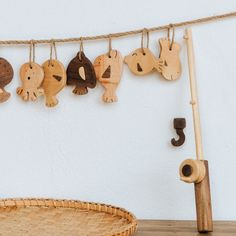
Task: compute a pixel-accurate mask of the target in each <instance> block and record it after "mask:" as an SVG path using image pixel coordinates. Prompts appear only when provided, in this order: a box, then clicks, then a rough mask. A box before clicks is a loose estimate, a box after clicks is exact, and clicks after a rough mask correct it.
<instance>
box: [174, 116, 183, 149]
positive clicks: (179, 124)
mask: <svg viewBox="0 0 236 236" xmlns="http://www.w3.org/2000/svg"><path fill="white" fill-rule="evenodd" d="M185 127H186V120H185V118H175V119H174V128H175V129H176V133H177V135H178V136H179V139H178V140H176V139H175V138H172V139H171V143H172V145H173V146H175V147H179V146H181V145H183V144H184V142H185V134H184V131H183V129H184V128H185Z"/></svg>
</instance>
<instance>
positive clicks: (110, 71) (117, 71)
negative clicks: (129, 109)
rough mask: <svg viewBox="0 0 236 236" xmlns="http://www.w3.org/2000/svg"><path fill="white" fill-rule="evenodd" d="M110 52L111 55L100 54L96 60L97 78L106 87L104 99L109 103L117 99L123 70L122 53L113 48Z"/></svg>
mask: <svg viewBox="0 0 236 236" xmlns="http://www.w3.org/2000/svg"><path fill="white" fill-rule="evenodd" d="M109 54H110V56H109V55H108V54H103V55H100V56H98V57H97V58H96V59H95V61H94V69H95V73H96V77H97V80H98V81H99V82H100V83H101V84H102V85H103V87H104V88H105V92H104V94H103V101H104V102H108V103H109V102H116V101H117V95H116V89H117V87H118V85H119V83H120V80H121V75H122V70H123V58H122V56H121V53H120V52H119V51H117V50H111V51H110V53H109Z"/></svg>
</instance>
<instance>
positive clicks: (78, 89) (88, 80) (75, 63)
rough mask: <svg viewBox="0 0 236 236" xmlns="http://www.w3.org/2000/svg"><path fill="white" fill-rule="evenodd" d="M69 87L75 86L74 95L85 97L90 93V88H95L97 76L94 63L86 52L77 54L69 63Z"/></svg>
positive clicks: (67, 71)
mask: <svg viewBox="0 0 236 236" xmlns="http://www.w3.org/2000/svg"><path fill="white" fill-rule="evenodd" d="M66 73H67V85H74V86H75V88H74V90H73V93H74V94H77V95H83V94H87V93H88V88H95V86H96V82H97V81H96V74H95V71H94V68H93V64H92V62H91V61H90V60H89V59H88V58H87V57H86V56H85V54H84V52H80V53H78V54H77V56H76V57H75V58H73V59H72V60H71V62H70V63H69V65H68V67H67V70H66Z"/></svg>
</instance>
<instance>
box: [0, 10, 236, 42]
mask: <svg viewBox="0 0 236 236" xmlns="http://www.w3.org/2000/svg"><path fill="white" fill-rule="evenodd" d="M230 17H236V11H235V12H229V13H226V14H222V15H215V16H208V17H203V18H198V19H194V20H189V21H182V22H177V23H173V24H172V26H173V27H174V28H177V27H183V26H187V25H196V24H202V23H207V22H211V21H218V20H223V19H225V18H230ZM169 27H170V24H167V25H161V26H157V27H152V28H147V30H148V31H149V32H154V31H161V30H166V29H167V30H168V28H169ZM142 32H143V29H138V30H131V31H126V32H119V33H113V34H101V35H96V36H86V37H83V40H84V41H88V40H102V39H109V37H112V38H120V37H127V36H131V35H137V34H140V33H142ZM80 40H81V37H79V38H64V39H63V38H60V39H53V41H54V42H56V43H73V42H80ZM51 41H52V40H51V39H39V40H34V43H35V44H49V43H51ZM30 43H31V40H0V45H19V44H30Z"/></svg>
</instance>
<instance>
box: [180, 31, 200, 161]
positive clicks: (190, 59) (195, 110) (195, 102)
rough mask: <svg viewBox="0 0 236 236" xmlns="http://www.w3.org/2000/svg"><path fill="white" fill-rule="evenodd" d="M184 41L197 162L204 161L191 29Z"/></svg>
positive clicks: (186, 33) (186, 32)
mask: <svg viewBox="0 0 236 236" xmlns="http://www.w3.org/2000/svg"><path fill="white" fill-rule="evenodd" d="M184 39H185V40H186V44H187V54H188V69H189V84H190V92H191V102H190V104H191V105H192V112H193V124H194V135H195V145H196V157H197V159H198V160H204V155H203V145H202V133H201V121H200V113H199V103H198V91H197V80H196V72H195V56H194V48H193V38H192V31H191V29H186V31H185V36H184Z"/></svg>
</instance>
